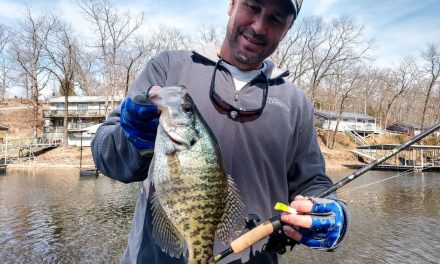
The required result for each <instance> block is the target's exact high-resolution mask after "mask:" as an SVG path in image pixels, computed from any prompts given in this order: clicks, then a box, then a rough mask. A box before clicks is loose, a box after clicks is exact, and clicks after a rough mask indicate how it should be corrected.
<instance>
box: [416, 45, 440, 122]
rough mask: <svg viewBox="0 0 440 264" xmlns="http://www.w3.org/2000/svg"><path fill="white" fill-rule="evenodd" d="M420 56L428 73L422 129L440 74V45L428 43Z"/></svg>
mask: <svg viewBox="0 0 440 264" xmlns="http://www.w3.org/2000/svg"><path fill="white" fill-rule="evenodd" d="M422 58H423V59H424V61H425V65H424V69H423V70H424V72H426V73H427V75H428V77H427V86H426V96H425V101H424V104H423V112H422V119H421V122H420V126H421V129H422V130H423V129H424V128H425V117H426V110H427V108H428V105H429V100H430V99H431V95H432V92H433V88H434V86H435V85H436V84H437V83H438V80H439V76H440V45H439V44H432V43H431V44H428V47H427V48H426V50H424V51H423V52H422ZM437 103H438V101H437Z"/></svg>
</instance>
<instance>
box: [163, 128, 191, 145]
mask: <svg viewBox="0 0 440 264" xmlns="http://www.w3.org/2000/svg"><path fill="white" fill-rule="evenodd" d="M180 127H182V128H183V127H184V126H180ZM178 128H179V126H177V127H174V128H173V129H172V130H169V131H166V133H167V135H168V138H169V139H170V141H171V142H172V143H173V144H176V145H178V146H185V147H186V148H190V147H191V146H192V145H194V144H195V143H196V141H197V139H196V137H195V135H192V133H189V131H184V132H183V131H179V129H178Z"/></svg>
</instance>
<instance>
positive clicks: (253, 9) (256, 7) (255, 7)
mask: <svg viewBox="0 0 440 264" xmlns="http://www.w3.org/2000/svg"><path fill="white" fill-rule="evenodd" d="M244 5H245V6H246V7H247V9H249V10H250V11H252V12H254V13H258V12H259V11H260V7H259V6H257V5H253V4H249V3H244Z"/></svg>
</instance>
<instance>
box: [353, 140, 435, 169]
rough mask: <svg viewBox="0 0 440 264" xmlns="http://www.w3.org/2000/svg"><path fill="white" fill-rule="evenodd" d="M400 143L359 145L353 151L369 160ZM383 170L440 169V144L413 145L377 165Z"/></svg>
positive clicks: (385, 152) (378, 156) (380, 155)
mask: <svg viewBox="0 0 440 264" xmlns="http://www.w3.org/2000/svg"><path fill="white" fill-rule="evenodd" d="M397 146H399V145H395V144H380V145H366V146H358V147H357V148H356V150H353V151H352V153H353V154H355V155H356V156H358V158H362V159H364V160H366V161H367V162H371V161H372V160H373V159H378V158H380V157H382V156H384V155H385V154H387V153H388V152H390V151H391V150H393V149H394V148H396V147H397ZM376 169H383V170H410V169H413V170H432V171H440V146H428V145H412V146H410V147H409V148H407V149H406V150H403V151H401V152H400V153H398V154H397V155H395V156H394V157H391V158H390V159H389V160H387V161H385V162H384V163H382V164H379V165H378V166H376Z"/></svg>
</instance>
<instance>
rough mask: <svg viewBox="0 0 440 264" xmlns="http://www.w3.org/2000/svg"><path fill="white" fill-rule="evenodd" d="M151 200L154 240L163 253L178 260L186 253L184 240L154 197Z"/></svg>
mask: <svg viewBox="0 0 440 264" xmlns="http://www.w3.org/2000/svg"><path fill="white" fill-rule="evenodd" d="M152 198H153V199H152V209H153V237H154V240H155V241H156V244H157V245H158V246H159V247H160V248H161V249H162V251H163V252H165V253H167V254H168V255H170V256H171V257H177V258H179V257H181V256H182V255H183V254H184V253H186V251H187V246H186V243H185V240H184V239H183V238H182V237H181V236H180V235H179V232H178V231H177V230H176V228H175V227H174V225H173V224H172V223H171V222H170V220H169V219H168V216H167V214H166V212H165V210H164V209H163V207H162V205H161V204H160V203H159V201H158V199H157V198H156V195H153V197H152Z"/></svg>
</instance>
